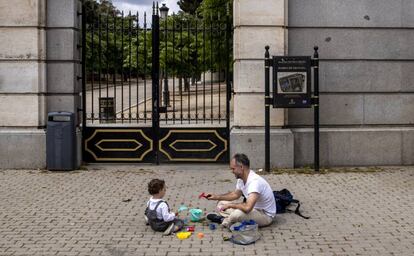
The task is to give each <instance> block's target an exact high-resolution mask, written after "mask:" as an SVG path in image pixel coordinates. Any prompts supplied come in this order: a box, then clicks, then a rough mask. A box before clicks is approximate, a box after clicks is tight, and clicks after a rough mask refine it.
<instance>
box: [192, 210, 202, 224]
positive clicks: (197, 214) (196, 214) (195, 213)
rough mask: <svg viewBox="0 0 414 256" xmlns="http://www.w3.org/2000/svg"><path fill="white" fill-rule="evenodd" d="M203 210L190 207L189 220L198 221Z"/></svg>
mask: <svg viewBox="0 0 414 256" xmlns="http://www.w3.org/2000/svg"><path fill="white" fill-rule="evenodd" d="M202 214H203V210H201V209H190V220H191V221H193V222H198V221H200V219H201V215H202Z"/></svg>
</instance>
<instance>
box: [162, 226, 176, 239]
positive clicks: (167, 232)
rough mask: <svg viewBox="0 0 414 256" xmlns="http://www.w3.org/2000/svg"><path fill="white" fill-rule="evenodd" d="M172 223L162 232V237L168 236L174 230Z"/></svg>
mask: <svg viewBox="0 0 414 256" xmlns="http://www.w3.org/2000/svg"><path fill="white" fill-rule="evenodd" d="M174 226H175V225H174V223H171V224H170V225H169V226H168V228H167V229H166V230H165V231H164V236H169V235H171V233H172V232H173V230H174Z"/></svg>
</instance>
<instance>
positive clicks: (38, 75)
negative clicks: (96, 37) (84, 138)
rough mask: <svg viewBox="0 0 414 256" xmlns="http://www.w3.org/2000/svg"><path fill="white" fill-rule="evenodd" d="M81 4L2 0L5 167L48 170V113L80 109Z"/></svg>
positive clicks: (0, 141)
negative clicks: (79, 46)
mask: <svg viewBox="0 0 414 256" xmlns="http://www.w3.org/2000/svg"><path fill="white" fill-rule="evenodd" d="M78 8H79V1H78V0H13V1H0V168H45V167H46V136H45V135H46V124H47V113H48V112H51V111H70V112H74V113H77V111H78V108H79V106H80V94H79V92H80V81H78V80H77V79H76V77H77V76H79V75H80V57H79V56H80V55H79V52H80V50H79V48H78V44H79V40H80V33H79V26H80V24H79V20H80V19H79V18H78V15H77V11H78Z"/></svg>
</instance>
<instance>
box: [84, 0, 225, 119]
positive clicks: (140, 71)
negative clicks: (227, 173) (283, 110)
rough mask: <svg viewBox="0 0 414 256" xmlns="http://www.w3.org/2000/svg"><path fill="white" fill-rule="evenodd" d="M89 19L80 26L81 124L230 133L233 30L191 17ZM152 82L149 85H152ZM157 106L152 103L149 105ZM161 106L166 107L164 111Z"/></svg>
mask: <svg viewBox="0 0 414 256" xmlns="http://www.w3.org/2000/svg"><path fill="white" fill-rule="evenodd" d="M86 8H87V7H86V6H85V5H83V6H82V13H83V14H89V16H88V17H86V15H84V16H85V17H83V18H84V20H85V22H83V24H82V34H83V39H82V41H83V45H85V46H86V47H85V50H84V51H82V63H83V64H84V65H83V71H84V74H85V75H84V76H83V81H82V82H83V83H82V85H83V96H84V97H83V124H84V125H85V127H86V125H87V124H93V125H100V124H108V123H110V124H139V125H148V126H150V125H152V126H154V127H158V126H159V124H161V125H170V124H171V125H173V124H177V125H180V124H210V125H211V124H219V125H220V126H225V127H229V119H230V105H229V101H230V97H231V96H230V92H231V85H230V83H231V77H230V73H231V71H230V55H231V48H230V47H231V45H232V44H231V43H230V42H229V40H231V38H232V36H231V24H230V20H229V17H228V15H227V16H226V17H220V18H219V20H217V21H214V22H213V21H212V20H208V19H199V18H196V17H192V16H189V15H183V14H181V15H176V14H173V15H172V16H169V18H168V19H161V20H160V18H159V16H158V4H157V5H156V6H155V4H154V5H153V15H152V22H151V24H150V25H151V27H149V25H148V20H147V15H146V13H144V14H143V15H140V14H139V13H138V12H137V13H136V14H131V12H129V13H128V14H127V15H125V14H124V12H109V11H107V12H106V13H97V12H96V11H97V10H87V9H86ZM149 75H151V80H152V81H148V80H149ZM151 102H153V103H151ZM160 105H162V106H160Z"/></svg>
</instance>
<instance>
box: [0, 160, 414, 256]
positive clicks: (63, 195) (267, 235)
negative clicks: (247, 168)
mask: <svg viewBox="0 0 414 256" xmlns="http://www.w3.org/2000/svg"><path fill="white" fill-rule="evenodd" d="M156 177H157V178H163V179H165V180H166V182H167V195H166V200H168V202H169V204H170V206H171V207H172V208H174V209H177V208H178V207H179V206H180V205H181V204H186V205H187V206H190V207H199V208H201V209H203V210H206V211H210V210H212V209H214V206H215V204H214V202H211V201H207V200H199V199H198V197H197V196H198V194H199V193H200V192H209V191H216V192H218V193H224V192H227V191H230V190H232V189H234V184H235V180H234V176H233V175H232V174H231V173H230V171H229V170H228V168H227V166H216V165H207V166H202V167H199V166H196V165H188V166H187V165H180V166H174V165H167V166H145V165H142V166H116V165H105V166H100V165H91V166H88V167H86V169H85V170H80V171H73V172H48V171H42V170H3V171H0V209H1V211H0V255H68V256H70V255H109V256H115V255H116V256H129V255H168V256H169V255H177V256H185V255H214V256H221V255H223V256H224V255H225V256H227V255H261V256H264V255H283V256H284V255H414V216H413V212H414V167H387V168H383V170H382V171H380V172H366V173H329V174H319V175H309V174H279V175H275V174H269V175H265V178H266V179H267V180H268V181H269V183H270V184H271V185H272V187H273V188H274V189H281V188H284V187H286V188H289V189H290V190H291V191H292V192H293V193H294V195H295V196H296V197H297V198H299V199H300V200H301V201H302V202H303V204H302V207H301V208H302V211H303V214H305V215H310V216H311V219H309V220H305V219H302V218H300V217H299V216H296V215H294V214H289V213H287V214H282V215H279V216H278V217H277V223H275V224H273V225H272V226H270V227H266V228H263V229H261V233H262V235H263V237H262V239H260V240H259V241H257V243H256V244H254V245H249V246H241V245H234V244H232V243H231V242H228V241H223V239H222V237H223V236H228V235H229V232H228V231H226V230H224V229H221V228H218V229H217V230H214V231H211V230H209V229H208V227H207V226H203V225H202V224H201V223H198V224H196V233H197V232H204V233H205V237H204V238H203V239H199V238H197V236H192V237H190V238H189V239H187V240H183V241H180V240H178V238H176V237H175V236H168V237H163V236H162V235H161V233H155V232H153V231H152V230H151V229H150V228H149V227H148V226H145V225H144V224H143V218H142V216H143V211H144V208H145V202H146V201H147V199H148V193H147V190H146V189H147V182H148V181H149V180H150V179H151V178H156ZM129 199H130V200H129Z"/></svg>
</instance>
